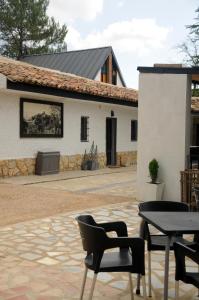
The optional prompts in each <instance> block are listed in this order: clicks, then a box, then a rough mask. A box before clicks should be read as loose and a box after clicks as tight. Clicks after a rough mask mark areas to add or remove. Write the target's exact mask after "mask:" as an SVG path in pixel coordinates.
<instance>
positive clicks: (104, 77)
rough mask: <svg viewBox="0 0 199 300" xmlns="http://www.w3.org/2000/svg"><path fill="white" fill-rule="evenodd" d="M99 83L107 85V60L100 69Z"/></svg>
mask: <svg viewBox="0 0 199 300" xmlns="http://www.w3.org/2000/svg"><path fill="white" fill-rule="evenodd" d="M101 81H102V82H105V83H108V59H107V60H106V61H105V63H104V65H103V66H102V68H101Z"/></svg>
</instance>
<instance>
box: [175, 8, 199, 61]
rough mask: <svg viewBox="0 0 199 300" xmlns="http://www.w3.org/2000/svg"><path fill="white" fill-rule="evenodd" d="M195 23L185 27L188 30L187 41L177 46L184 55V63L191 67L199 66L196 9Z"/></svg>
mask: <svg viewBox="0 0 199 300" xmlns="http://www.w3.org/2000/svg"><path fill="white" fill-rule="evenodd" d="M196 13H197V16H196V18H195V20H196V22H195V23H194V24H192V25H188V26H186V28H187V29H189V34H188V36H187V40H186V41H185V42H184V43H183V44H181V45H180V46H179V48H180V50H181V51H182V52H183V53H184V54H185V62H186V63H187V64H189V65H191V66H198V65H199V8H198V9H196Z"/></svg>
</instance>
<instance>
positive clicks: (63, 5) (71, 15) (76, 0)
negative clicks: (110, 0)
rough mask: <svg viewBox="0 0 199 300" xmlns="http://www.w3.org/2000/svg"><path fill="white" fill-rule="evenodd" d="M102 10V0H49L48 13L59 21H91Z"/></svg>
mask: <svg viewBox="0 0 199 300" xmlns="http://www.w3.org/2000/svg"><path fill="white" fill-rule="evenodd" d="M102 10H103V0H95V1H93V0H51V1H50V5H49V8H48V14H49V15H50V16H53V17H55V19H56V20H59V21H60V22H61V23H66V24H68V23H71V22H73V21H75V20H76V19H83V20H85V21H92V20H93V19H95V18H96V16H97V15H98V14H100V13H101V12H102Z"/></svg>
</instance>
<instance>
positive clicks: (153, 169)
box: [149, 158, 159, 183]
mask: <svg viewBox="0 0 199 300" xmlns="http://www.w3.org/2000/svg"><path fill="white" fill-rule="evenodd" d="M158 169H159V164H158V161H157V160H156V159H155V158H154V159H152V160H151V161H150V162H149V175H150V177H151V183H156V182H157V178H158Z"/></svg>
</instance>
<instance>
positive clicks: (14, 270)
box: [0, 202, 197, 300]
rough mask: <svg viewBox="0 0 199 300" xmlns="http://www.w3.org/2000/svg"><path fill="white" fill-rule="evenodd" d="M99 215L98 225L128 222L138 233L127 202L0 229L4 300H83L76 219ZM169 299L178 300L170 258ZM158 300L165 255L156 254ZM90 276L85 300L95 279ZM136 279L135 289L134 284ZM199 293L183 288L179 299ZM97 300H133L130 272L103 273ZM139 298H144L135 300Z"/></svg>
mask: <svg viewBox="0 0 199 300" xmlns="http://www.w3.org/2000/svg"><path fill="white" fill-rule="evenodd" d="M80 213H88V214H92V215H94V217H95V218H96V220H97V221H100V222H106V221H111V220H124V221H126V223H127V225H128V230H129V235H130V236H136V235H137V233H138V228H139V221H140V220H139V217H138V215H137V203H136V202H128V203H122V204H116V205H109V206H104V207H100V208H95V209H88V210H86V211H79V212H73V213H71V212H70V213H65V214H61V215H56V216H53V217H50V218H45V219H38V220H32V221H28V222H24V223H18V224H15V225H12V226H7V227H2V228H0V259H1V264H0V300H3V299H5V300H51V299H52V300H55V299H57V300H58V299H59V300H61V299H67V300H72V299H78V298H79V294H80V287H81V281H82V276H83V269H84V267H83V263H82V260H83V257H84V253H83V250H82V246H81V240H80V236H79V231H78V228H77V224H76V221H75V216H76V215H78V214H80ZM171 259H172V261H171V267H170V277H169V287H170V289H169V296H170V299H173V298H174V263H172V262H173V254H172V255H171ZM152 270H153V271H152V273H153V275H152V284H153V299H161V298H162V294H163V276H164V272H163V270H164V254H163V253H161V252H157V253H155V254H154V253H153V254H152ZM92 275H93V274H92V272H89V274H88V281H87V284H86V289H85V296H84V299H87V298H88V292H89V288H90V285H91V280H92ZM133 278H134V285H135V279H136V277H135V276H133ZM196 295H197V290H196V289H195V288H193V287H192V286H189V285H184V284H181V285H180V296H181V298H180V299H183V300H184V299H187V300H188V299H197V297H196ZM93 299H94V300H97V299H100V300H101V299H104V300H110V299H114V300H127V299H130V294H129V285H128V276H127V274H125V273H102V274H99V276H98V280H97V283H96V288H95V292H94V297H93ZM135 299H137V300H138V299H142V297H141V296H135Z"/></svg>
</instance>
